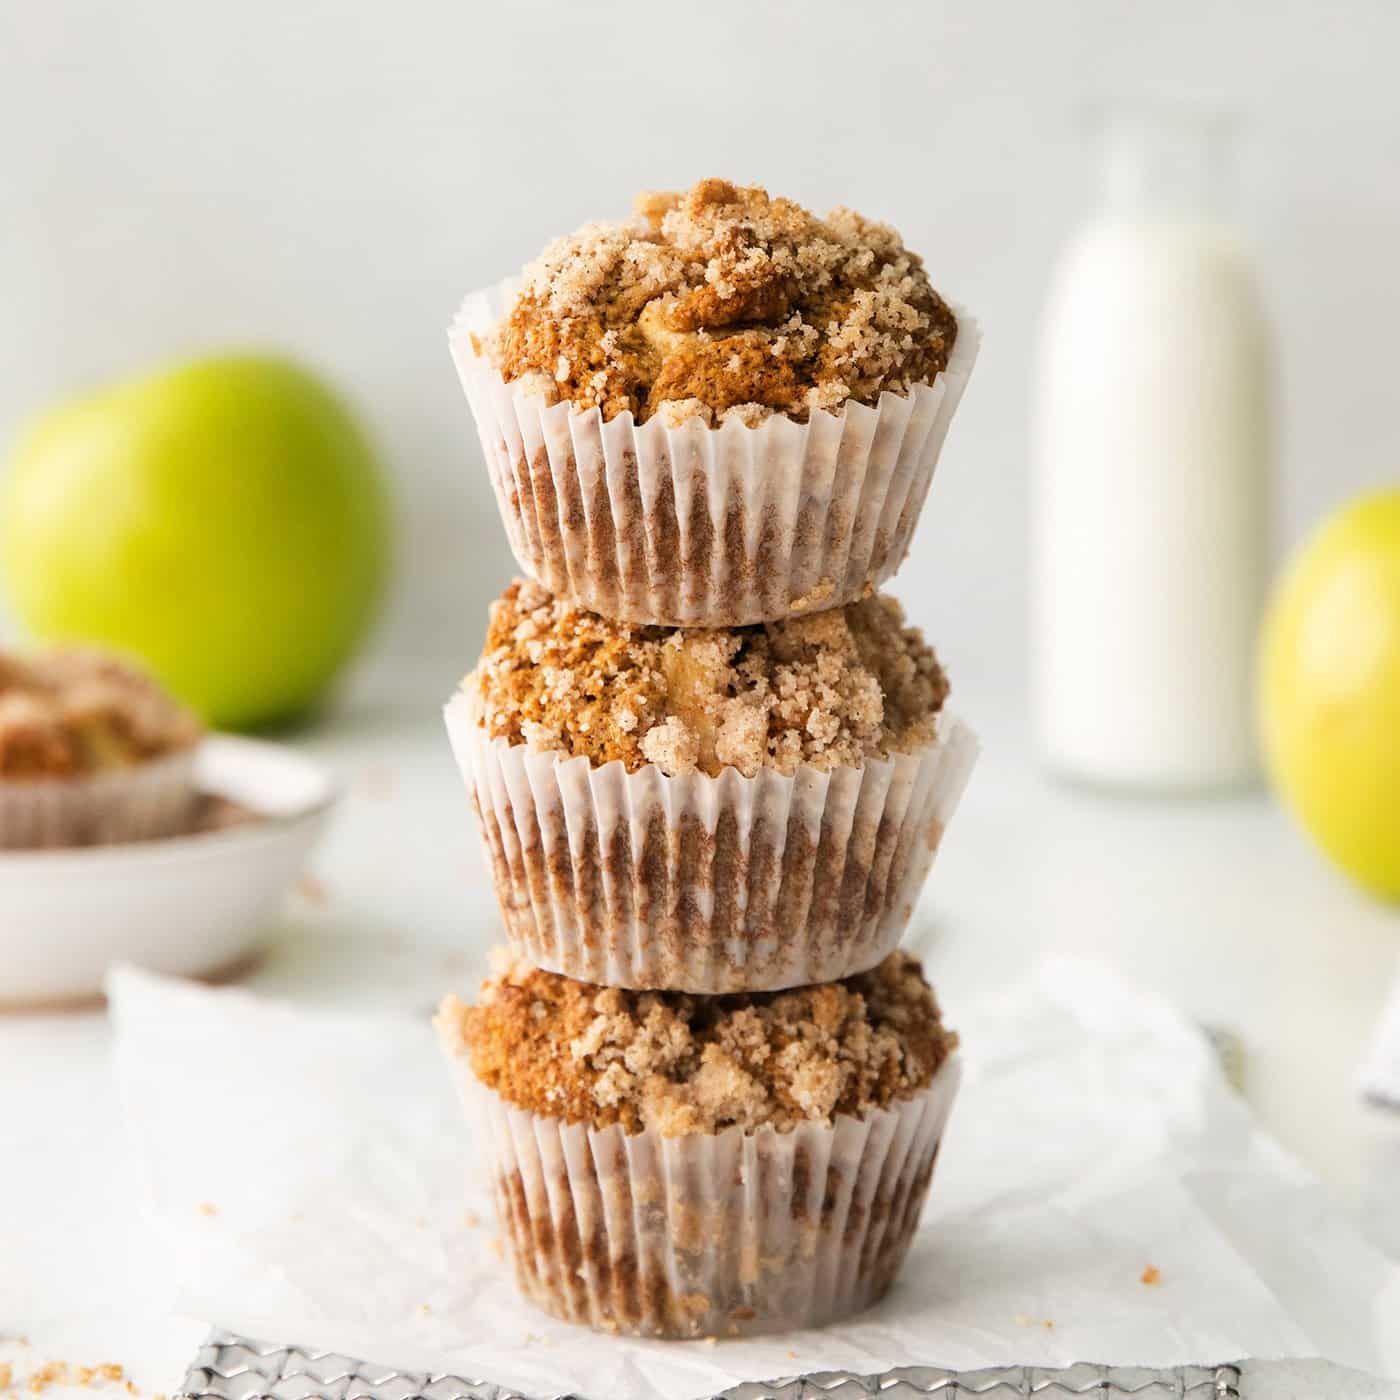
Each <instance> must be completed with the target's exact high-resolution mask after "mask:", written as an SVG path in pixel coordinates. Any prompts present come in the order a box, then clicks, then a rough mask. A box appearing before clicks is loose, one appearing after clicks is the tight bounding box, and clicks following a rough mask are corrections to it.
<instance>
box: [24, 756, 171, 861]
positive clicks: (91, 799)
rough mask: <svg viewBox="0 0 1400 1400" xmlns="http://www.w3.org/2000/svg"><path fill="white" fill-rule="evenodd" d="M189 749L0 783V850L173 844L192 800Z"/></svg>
mask: <svg viewBox="0 0 1400 1400" xmlns="http://www.w3.org/2000/svg"><path fill="white" fill-rule="evenodd" d="M196 752H197V748H196V747H191V748H188V749H183V750H180V751H179V752H177V753H172V754H165V755H163V756H162V757H160V758H154V759H151V760H149V761H148V762H145V763H141V764H139V765H137V766H136V767H133V768H124V769H121V770H118V771H113V772H109V773H97V774H93V775H92V776H91V777H81V778H36V779H31V780H26V781H23V782H21V781H6V780H4V779H0V850H34V849H38V848H41V847H59V846H105V845H113V844H117V843H120V842H125V841H149V840H154V839H156V838H158V837H162V836H173V835H175V834H177V833H178V832H180V831H182V830H184V829H185V828H186V827H187V826H188V823H189V819H190V815H191V811H192V809H193V806H194V802H195V798H196V795H197V794H196V789H195V778H194V768H195V754H196Z"/></svg>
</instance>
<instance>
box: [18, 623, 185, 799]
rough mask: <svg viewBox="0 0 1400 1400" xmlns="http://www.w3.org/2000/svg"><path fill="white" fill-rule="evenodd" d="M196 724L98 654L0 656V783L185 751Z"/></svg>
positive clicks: (145, 680) (67, 651) (141, 678)
mask: <svg viewBox="0 0 1400 1400" xmlns="http://www.w3.org/2000/svg"><path fill="white" fill-rule="evenodd" d="M200 734H201V728H200V725H199V722H198V720H196V719H195V717H194V716H193V715H192V714H191V713H190V712H189V711H188V710H186V709H184V708H183V707H181V706H180V705H179V704H177V703H176V702H175V701H174V700H173V699H171V697H170V696H169V695H167V694H166V692H165V691H164V690H162V689H161V688H160V687H159V686H158V685H157V684H156V683H155V682H154V681H153V680H151V679H150V678H149V677H148V676H146V675H145V674H144V673H143V672H141V671H139V670H137V669H136V668H135V667H133V666H130V665H128V664H127V663H126V662H124V661H119V660H117V659H116V658H114V657H112V656H110V655H107V654H105V653H103V652H98V651H92V650H88V649H85V648H77V647H73V648H56V649H54V650H51V651H44V652H38V653H35V654H34V655H31V656H23V657H21V656H18V655H16V654H14V653H10V652H0V781H24V780H35V779H43V778H78V777H88V776H91V775H94V774H98V773H106V772H111V771H114V770H118V769H123V768H130V767H134V766H135V765H136V764H138V763H143V762H145V761H146V760H148V759H154V758H160V757H163V756H164V755H166V754H169V753H174V752H177V751H179V750H182V749H187V748H189V747H191V746H192V745H193V744H195V743H196V742H197V741H198V739H199V737H200Z"/></svg>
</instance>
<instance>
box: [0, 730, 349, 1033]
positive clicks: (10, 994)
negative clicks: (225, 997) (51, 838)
mask: <svg viewBox="0 0 1400 1400" xmlns="http://www.w3.org/2000/svg"><path fill="white" fill-rule="evenodd" d="M196 772H197V775H198V778H197V781H198V784H199V786H200V788H201V789H202V790H203V791H205V792H208V793H212V794H214V795H216V796H220V797H226V798H229V799H231V800H232V801H235V802H237V803H239V804H240V805H241V806H244V807H248V808H251V809H252V811H253V812H255V813H256V814H257V817H258V819H257V820H256V821H252V822H249V823H247V824H245V825H240V826H231V827H228V828H227V829H224V830H216V831H208V832H199V833H197V834H195V835H191V836H176V837H171V838H169V839H167V840H159V841H141V842H132V843H130V844H127V845H114V846H85V847H74V848H70V849H61V850H36V851H0V1011H4V1010H16V1009H28V1008H36V1007H42V1006H57V1005H69V1004H75V1003H80V1002H84V1001H91V1000H93V999H95V998H97V997H100V996H101V994H102V979H103V977H104V976H105V975H106V972H107V969H108V968H109V967H110V966H111V965H112V964H113V963H114V962H131V963H136V964H137V965H138V966H140V967H145V968H150V969H151V970H152V971H155V972H166V973H171V974H174V975H177V976H186V977H201V976H203V977H207V976H214V975H218V974H219V973H221V972H227V971H232V970H234V969H236V968H237V967H238V966H239V965H241V964H242V963H243V962H244V961H246V960H248V959H249V958H251V957H252V955H253V954H254V952H255V951H256V950H257V949H258V947H259V946H260V944H261V942H262V940H263V938H264V937H265V935H266V934H267V932H268V924H269V922H270V920H271V919H272V918H273V916H274V915H275V914H276V913H277V910H278V908H279V907H280V905H281V902H282V900H283V898H284V897H285V896H286V894H287V892H288V890H289V889H290V888H291V885H292V883H293V881H295V879H296V878H297V876H298V875H299V874H300V873H301V871H302V869H303V866H304V863H305V861H306V858H307V855H308V854H309V853H310V850H311V847H312V846H313V845H314V844H315V841H316V839H317V837H318V836H319V835H320V834H321V832H322V830H323V829H324V827H325V825H326V819H327V817H328V816H329V814H330V811H331V808H332V807H333V806H334V805H335V802H336V799H337V798H338V796H339V788H338V785H337V784H336V782H335V780H334V779H333V778H332V777H331V775H330V774H329V773H328V772H327V771H326V770H325V769H323V768H322V767H320V765H318V764H316V763H313V762H312V761H311V760H309V759H307V758H305V757H303V756H302V755H301V754H298V753H296V752H295V751H293V750H291V749H287V748H284V747H282V746H281V745H278V744H268V743H262V742H259V741H257V740H254V739H235V738H230V737H226V736H224V735H218V736H215V737H212V738H209V739H206V740H205V741H204V743H203V745H202V746H201V750H200V754H199V759H198V763H197V767H196Z"/></svg>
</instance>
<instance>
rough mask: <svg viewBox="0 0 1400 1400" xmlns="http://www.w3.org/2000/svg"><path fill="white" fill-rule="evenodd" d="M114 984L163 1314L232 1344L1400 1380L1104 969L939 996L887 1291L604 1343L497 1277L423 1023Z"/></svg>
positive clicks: (1288, 1184)
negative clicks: (831, 1316)
mask: <svg viewBox="0 0 1400 1400" xmlns="http://www.w3.org/2000/svg"><path fill="white" fill-rule="evenodd" d="M110 990H111V997H112V1010H113V1016H114V1020H115V1024H116V1027H117V1040H116V1066H117V1075H118V1080H119V1087H120V1092H121V1094H122V1097H123V1103H124V1106H125V1109H126V1112H127V1116H128V1120H129V1124H130V1128H131V1131H132V1133H133V1138H134V1142H135V1146H136V1150H137V1154H138V1158H139V1159H140V1160H141V1162H142V1163H143V1165H144V1171H145V1174H146V1177H147V1179H148V1185H149V1198H150V1199H149V1208H150V1209H151V1210H152V1211H153V1212H154V1215H155V1219H156V1221H157V1223H158V1225H159V1228H160V1234H161V1237H162V1239H163V1240H164V1241H165V1242H166V1245H167V1246H168V1249H169V1272H170V1277H171V1279H172V1286H173V1290H174V1296H173V1298H172V1300H171V1301H172V1305H173V1306H174V1307H175V1308H176V1309H177V1310H178V1311H181V1312H186V1313H189V1314H192V1315H194V1316H197V1317H203V1318H207V1319H209V1320H210V1321H211V1322H213V1323H217V1324H218V1325H220V1326H223V1327H228V1328H230V1329H234V1330H237V1331H240V1332H243V1333H246V1334H249V1335H253V1336H260V1337H266V1338H272V1339H277V1340H286V1341H296V1342H300V1343H303V1344H308V1345H317V1346H325V1347H330V1348H334V1349H337V1350H340V1351H343V1352H347V1353H349V1354H351V1355H355V1356H360V1357H365V1358H370V1359H373V1360H375V1361H379V1362H383V1363H388V1364H394V1365H399V1366H404V1367H415V1368H433V1369H442V1370H449V1371H455V1372H457V1373H460V1374H472V1375H481V1376H485V1377H488V1378H490V1379H492V1380H497V1381H500V1382H502V1383H508V1384H513V1385H516V1386H519V1387H521V1388H522V1389H524V1390H526V1391H527V1392H530V1391H533V1392H536V1393H545V1392H547V1393H554V1392H556V1391H560V1390H570V1389H572V1390H577V1391H579V1392H580V1393H582V1394H584V1395H586V1396H589V1397H590V1398H593V1397H597V1400H602V1397H607V1400H633V1398H634V1397H635V1400H642V1397H650V1396H653V1395H656V1394H663V1395H667V1396H698V1395H707V1394H712V1393H714V1392H715V1391H718V1390H722V1389H724V1388H726V1387H728V1386H731V1385H733V1384H735V1383H737V1382H739V1381H741V1380H754V1379H760V1378H771V1377H776V1376H783V1375H792V1374H795V1373H800V1372H806V1371H813V1370H825V1369H832V1368H841V1367H849V1368H853V1369H857V1370H860V1371H876V1370H882V1369H885V1368H887V1367H891V1366H899V1365H913V1364H925V1365H940V1366H949V1367H954V1368H959V1369H970V1368H975V1367H980V1366H999V1365H1013V1364H1035V1365H1050V1366H1060V1365H1069V1364H1071V1363H1073V1362H1076V1361H1100V1362H1108V1363H1115V1364H1140V1365H1172V1364H1177V1363H1183V1362H1213V1361H1221V1360H1229V1359H1234V1358H1238V1357H1244V1356H1252V1357H1306V1356H1325V1357H1329V1358H1330V1359H1332V1360H1334V1361H1337V1362H1341V1363H1344V1364H1347V1365H1350V1366H1354V1367H1357V1368H1359V1369H1362V1370H1366V1371H1370V1372H1372V1373H1375V1374H1377V1375H1382V1376H1392V1377H1400V1266H1396V1265H1395V1264H1394V1263H1392V1262H1390V1261H1389V1260H1387V1258H1386V1257H1385V1256H1384V1255H1382V1254H1381V1253H1380V1252H1379V1250H1377V1249H1375V1248H1372V1247H1371V1246H1370V1245H1368V1244H1367V1243H1366V1242H1365V1240H1364V1239H1363V1238H1362V1237H1361V1236H1360V1235H1359V1234H1358V1233H1357V1232H1356V1231H1354V1230H1353V1228H1352V1227H1351V1226H1350V1224H1349V1223H1348V1222H1347V1221H1346V1220H1345V1219H1344V1218H1343V1217H1342V1215H1341V1214H1340V1213H1338V1212H1336V1211H1335V1210H1334V1209H1332V1208H1331V1207H1329V1205H1328V1204H1327V1202H1326V1200H1325V1198H1324V1195H1323V1193H1322V1190H1321V1188H1319V1187H1318V1186H1317V1185H1316V1184H1315V1183H1314V1182H1313V1181H1312V1180H1311V1178H1309V1177H1308V1176H1307V1174H1306V1173H1304V1172H1303V1171H1302V1170H1301V1168H1299V1167H1298V1166H1296V1165H1295V1164H1294V1163H1293V1162H1292V1161H1291V1160H1290V1159H1289V1158H1287V1157H1286V1156H1285V1155H1284V1154H1283V1153H1282V1152H1281V1150H1279V1149H1278V1148H1277V1147H1276V1146H1275V1145H1274V1144H1273V1143H1272V1142H1271V1141H1270V1140H1269V1139H1268V1138H1267V1137H1265V1136H1264V1135H1263V1134H1262V1133H1261V1132H1260V1131H1259V1129H1258V1128H1257V1127H1256V1126H1255V1125H1254V1123H1253V1121H1252V1119H1251V1117H1250V1114H1249V1112H1248V1111H1247V1109H1246V1108H1245V1107H1244V1106H1243V1104H1242V1103H1241V1102H1240V1101H1239V1100H1238V1099H1237V1098H1236V1097H1235V1096H1234V1094H1233V1093H1232V1092H1231V1091H1230V1089H1229V1088H1228V1087H1227V1086H1226V1084H1225V1083H1224V1081H1223V1079H1222V1078H1221V1076H1220V1073H1219V1071H1218V1069H1217V1067H1216V1065H1215V1062H1214V1060H1213V1057H1212V1055H1211V1053H1210V1051H1209V1049H1208V1048H1207V1046H1206V1045H1205V1043H1204V1041H1203V1039H1202V1038H1201V1036H1200V1035H1199V1034H1198V1033H1197V1032H1196V1031H1195V1030H1194V1029H1193V1028H1192V1027H1191V1026H1190V1025H1188V1024H1187V1023H1186V1022H1185V1021H1184V1020H1183V1019H1182V1018H1181V1017H1180V1016H1178V1015H1177V1013H1176V1012H1175V1011H1173V1010H1172V1009H1171V1008H1170V1007H1168V1006H1166V1005H1164V1004H1163V1003H1161V1002H1159V1001H1157V1000H1154V999H1153V998H1151V997H1148V996H1146V995H1144V994H1142V993H1140V992H1138V991H1136V990H1135V989H1133V988H1132V987H1130V986H1128V985H1126V984H1124V983H1123V982H1122V981H1120V980H1118V979H1117V978H1116V977H1114V976H1113V975H1111V974H1109V973H1107V972H1105V971H1103V970H1101V969H1099V968H1096V967H1093V966H1089V965H1085V964H1077V963H1052V964H1049V965H1047V966H1046V967H1045V968H1043V969H1041V970H1040V971H1038V972H1037V973H1035V974H1033V975H1031V976H1029V977H1027V978H1026V979H1025V980H1024V981H1022V982H1021V983H1019V984H1018V985H1015V986H1013V987H1012V988H1011V989H1009V990H1008V991H1007V992H1006V993H1005V994H1003V995H1001V996H998V997H997V998H996V999H994V1000H992V1001H990V1002H987V1003H984V1004H982V1005H977V1006H949V1007H947V1008H946V1012H947V1015H948V1020H949V1022H950V1023H951V1024H952V1025H954V1026H955V1027H956V1028H957V1029H958V1030H960V1031H961V1032H962V1035H963V1043H964V1055H965V1060H966V1068H967V1077H966V1080H965V1083H964V1087H963V1090H962V1095H961V1097H960V1099H959V1101H958V1103H957V1104H956V1105H955V1107H954V1110H953V1117H952V1122H951V1126H950V1128H949V1131H948V1134H947V1137H946V1139H945V1141H944V1147H943V1152H942V1155H941V1158H940V1163H939V1168H938V1173H937V1175H936V1177H935V1180H934V1184H933V1189H932V1192H931V1194H930V1200H929V1206H928V1209H927V1211H926V1213H925V1216H924V1220H923V1225H922V1227H921V1230H920V1233H919V1236H918V1239H917V1240H916V1242H915V1245H914V1248H913V1250H912V1252H911V1254H910V1258H909V1262H908V1265H907V1267H906V1269H905V1272H904V1274H903V1275H902V1277H901V1279H900V1281H899V1283H898V1284H897V1285H896V1287H895V1289H894V1291H893V1292H892V1293H891V1295H890V1296H889V1297H888V1298H887V1299H886V1301H885V1302H884V1303H883V1304H881V1305H880V1306H879V1307H878V1308H876V1309H874V1310H873V1311H871V1312H868V1313H866V1314H864V1315H863V1316H861V1317H859V1318H857V1319H855V1320H854V1321H852V1322H851V1323H849V1324H847V1325H844V1326H841V1327H838V1328H834V1329H830V1330H827V1331H824V1332H820V1333H815V1332H811V1333H800V1334H793V1335H787V1336H779V1337H771V1338H760V1339H755V1340H751V1341H742V1342H719V1343H717V1344H707V1343H704V1342H694V1343H674V1342H637V1341H629V1340H625V1339H618V1338H611V1337H599V1336H594V1335H593V1334H591V1333H589V1332H587V1331H583V1330H580V1329H577V1328H573V1327H570V1326H568V1325H566V1324H563V1323H558V1322H555V1321H553V1320H552V1319H550V1318H548V1317H546V1316H544V1315H542V1314H539V1313H536V1312H534V1311H533V1310H531V1309H530V1308H529V1307H528V1306H527V1305H526V1304H524V1303H523V1302H521V1301H519V1300H518V1299H517V1297H516V1294H515V1290H514V1284H513V1281H512V1279H511V1276H510V1270H509V1268H508V1266H507V1265H506V1264H505V1263H504V1262H503V1261H502V1259H501V1258H500V1256H499V1254H498V1252H497V1250H496V1248H495V1247H494V1246H493V1239H494V1233H495V1232H494V1225H493V1222H492V1218H491V1210H490V1200H489V1196H488V1193H487V1189H486V1182H485V1178H484V1174H483V1173H482V1172H481V1171H480V1169H479V1167H478V1165H477V1162H476V1158H475V1154H474V1152H473V1144H472V1141H471V1133H470V1130H469V1127H468V1125H467V1123H466V1121H465V1120H464V1118H463V1116H462V1113H461V1110H460V1109H459V1107H458V1105H457V1102H456V1099H455V1097H454V1094H453V1091H452V1088H451V1085H450V1082H449V1078H448V1074H447V1071H446V1068H445V1066H444V1065H443V1064H442V1063H440V1060H439V1052H438V1050H437V1047H436V1044H435V1042H434V1040H433V1037H432V1034H431V1031H430V1029H429V1027H428V1025H427V1024H426V1021H423V1022H419V1021H414V1020H410V1019H408V1018H394V1017H389V1016H376V1015H370V1014H350V1013H345V1014H336V1013H333V1012H327V1011H325V1010H323V1009H314V1010H313V1009H310V1008H306V1007H301V1006H296V1005H292V1004H288V1003H278V1002H272V1001H268V1000H264V999H260V998H257V997H255V996H254V995H252V994H251V993H249V992H246V991H240V990H232V989H229V990H214V989H209V988H204V987H197V986H193V985H190V984H186V983H178V982H172V981H167V980H165V979H162V978H158V977H155V976H152V975H150V974H145V973H139V972H134V971H127V970H122V971H119V972H117V973H115V974H114V975H113V977H112V980H111V987H110ZM1149 1271H1151V1272H1149ZM1145 1275H1146V1277H1148V1278H1149V1279H1156V1280H1158V1281H1156V1282H1143V1278H1144V1276H1145Z"/></svg>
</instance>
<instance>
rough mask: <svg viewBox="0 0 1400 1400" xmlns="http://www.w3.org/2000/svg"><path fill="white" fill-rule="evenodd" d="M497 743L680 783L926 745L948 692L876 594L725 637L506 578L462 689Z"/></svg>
mask: <svg viewBox="0 0 1400 1400" xmlns="http://www.w3.org/2000/svg"><path fill="white" fill-rule="evenodd" d="M464 686H465V688H466V689H467V691H468V693H469V694H472V695H473V696H475V697H476V699H477V700H478V701H479V713H480V718H481V722H482V723H483V724H484V725H485V727H486V729H487V730H488V732H489V733H490V735H491V736H492V737H493V738H496V737H504V738H506V739H508V740H510V742H512V743H527V744H530V745H531V746H532V747H534V748H539V749H555V750H560V751H562V752H564V753H566V754H568V755H570V756H573V757H577V756H586V757H587V758H589V759H590V760H591V761H592V762H593V763H595V764H603V763H609V762H612V761H613V760H619V761H621V762H622V763H623V764H624V765H625V766H626V767H627V770H628V771H629V772H635V771H636V770H637V769H639V768H641V767H643V766H645V765H646V764H648V763H654V764H655V765H656V766H657V767H658V768H660V769H661V771H662V772H663V773H666V774H668V775H669V776H678V775H681V774H686V773H694V772H703V773H707V774H709V775H711V776H718V774H719V773H720V772H721V771H722V770H723V769H724V768H726V767H729V768H736V769H738V770H739V772H741V773H743V774H744V775H745V776H748V777H752V776H753V775H754V774H755V773H757V772H758V771H759V769H760V768H764V767H768V768H775V769H777V770H778V771H779V772H782V773H792V772H795V771H796V769H797V768H798V767H799V766H801V765H804V764H808V765H811V766H813V767H816V768H820V769H824V770H830V769H833V768H836V767H840V766H843V765H855V766H859V765H861V764H862V763H864V762H865V761H866V760H867V759H873V758H881V757H887V756H888V755H889V754H891V753H907V752H910V751H912V750H914V749H916V748H918V747H919V746H920V745H922V744H925V743H928V742H930V741H931V740H932V739H933V738H934V736H935V732H936V726H937V715H938V712H939V710H940V709H941V708H942V706H943V704H944V702H945V700H946V699H947V696H948V681H947V677H946V676H945V675H944V673H943V670H942V668H941V667H940V666H939V664H938V659H937V657H936V656H935V655H934V652H933V651H932V649H931V648H930V647H928V646H927V644H926V643H925V642H924V639H923V637H922V635H921V634H920V633H919V631H918V630H917V629H916V628H911V627H906V626H904V614H903V612H902V611H901V609H900V607H899V604H898V603H896V602H895V601H894V600H893V599H892V598H888V597H884V596H880V595H877V596H875V597H871V598H865V599H862V600H861V601H859V602H856V603H851V604H848V605H847V606H846V607H844V608H834V609H832V610H830V611H828V612H822V613H811V614H807V615H804V616H800V617H795V618H790V619H787V620H785V621H781V622H770V623H764V624H759V625H755V626H751V627H737V628H730V629H721V630H703V629H673V628H664V627H642V626H631V625H628V624H626V623H618V622H612V621H610V620H608V619H607V618H604V617H601V616H599V615H598V614H597V613H592V612H589V611H587V610H586V609H584V608H581V607H579V606H578V605H577V604H575V603H571V602H569V601H567V600H565V599H561V598H556V597H555V596H554V595H552V594H550V593H548V592H546V591H545V590H544V589H543V588H541V587H540V586H539V585H538V584H535V583H532V582H530V581H528V580H523V579H521V580H517V581H516V582H514V583H512V584H511V585H510V587H509V588H507V589H506V591H505V593H504V594H503V595H502V596H501V597H500V598H499V599H498V600H497V601H496V602H495V603H494V604H492V608H491V621H490V625H489V628H488V631H487V636H486V647H485V650H484V652H483V653H482V657H481V661H480V662H479V663H478V665H477V668H476V670H475V671H473V672H472V673H471V675H469V676H468V677H467V679H466V681H465V682H464Z"/></svg>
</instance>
